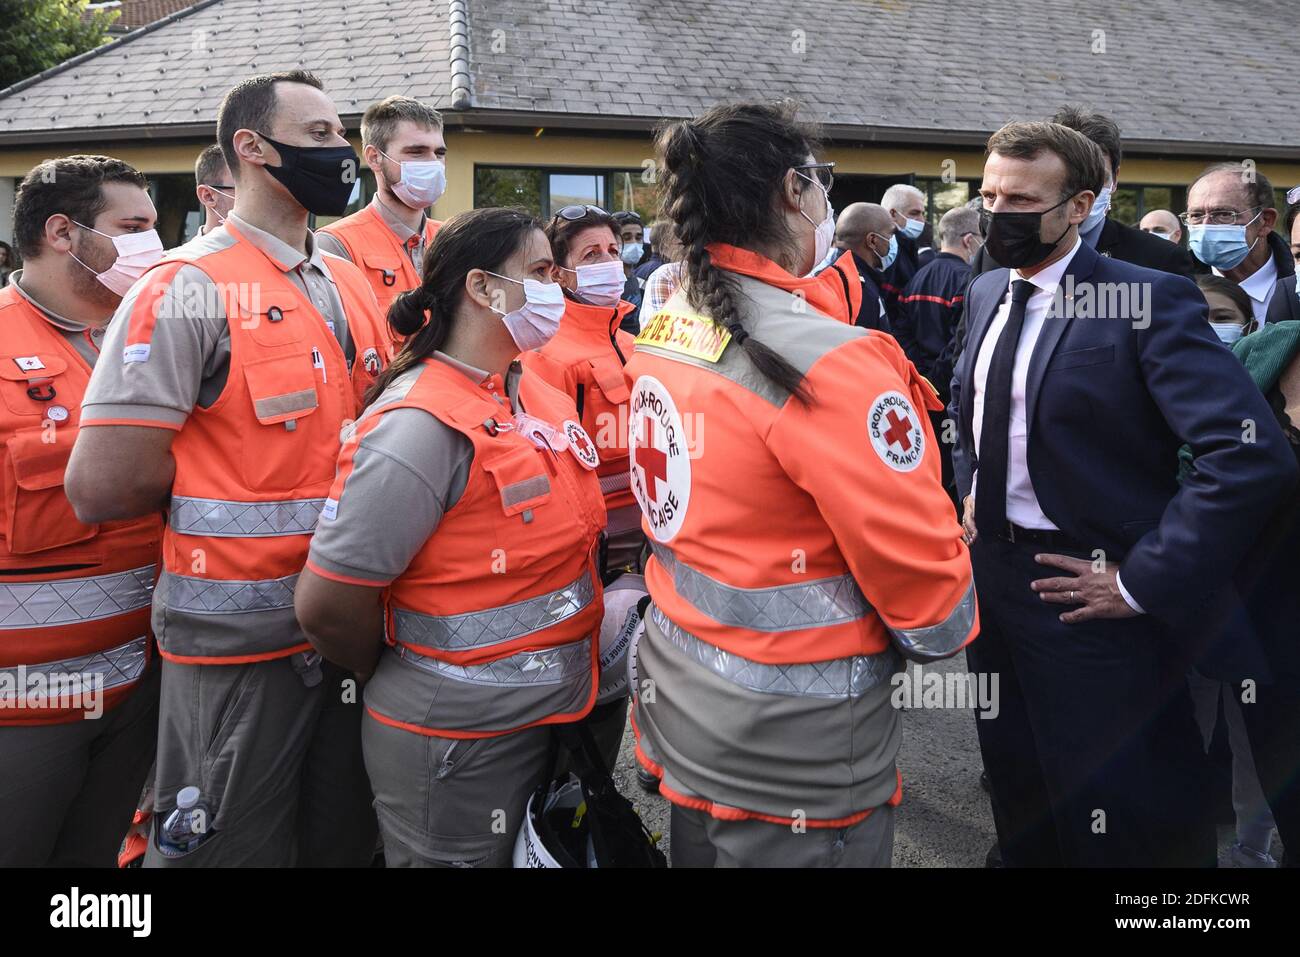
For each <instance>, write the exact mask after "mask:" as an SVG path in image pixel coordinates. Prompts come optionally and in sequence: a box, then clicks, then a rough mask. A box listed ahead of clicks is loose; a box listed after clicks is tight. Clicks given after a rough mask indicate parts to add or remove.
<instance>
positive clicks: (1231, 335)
mask: <svg viewBox="0 0 1300 957" xmlns="http://www.w3.org/2000/svg"><path fill="white" fill-rule="evenodd" d="M1210 325H1211V326H1213V327H1214V334H1215V335H1216V336H1218V337H1219V341H1220V342H1222V343H1223V344H1224V345H1225V346H1230V345H1232V344H1233V343H1234V342H1236V341H1237V340H1238V339H1240V338H1241V336H1242V333H1243V332H1244V331H1245V330H1244V329H1243V327H1242V325H1241V323H1238V322H1212V323H1210Z"/></svg>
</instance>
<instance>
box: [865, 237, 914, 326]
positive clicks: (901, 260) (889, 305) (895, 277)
mask: <svg viewBox="0 0 1300 957" xmlns="http://www.w3.org/2000/svg"><path fill="white" fill-rule="evenodd" d="M894 236H895V237H897V239H898V255H897V256H895V257H894V261H893V262H892V263H890V264H889V268H888V269H886V270H884V271H883V272H877V273H876V275H877V276H879V277H880V279H879V283H880V291H881V292H882V293H884V294H885V315H887V316H888V317H889V322H890V324H891V325H894V324H896V323H897V322H898V316H899V310H898V300H899V297H900V296H902V294H903V290H904V289H905V288H906V287H907V284H908V283H909V282H911V281H912V277H913V276H915V275H916V270H917V269H918V268H919V266H918V265H917V255H918V253H917V247H916V240H915V239H908V238H907V237H906V236H904V235H903V234H902V233H899V232H896V233H894Z"/></svg>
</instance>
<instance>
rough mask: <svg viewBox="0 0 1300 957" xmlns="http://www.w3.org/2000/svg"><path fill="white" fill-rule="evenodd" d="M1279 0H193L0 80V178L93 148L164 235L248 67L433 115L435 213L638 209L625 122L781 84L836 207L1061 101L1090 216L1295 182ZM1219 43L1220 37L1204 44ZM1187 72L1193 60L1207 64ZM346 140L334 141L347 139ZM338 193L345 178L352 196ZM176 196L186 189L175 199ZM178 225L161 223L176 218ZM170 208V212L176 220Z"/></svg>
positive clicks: (1296, 137)
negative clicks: (399, 102) (440, 158)
mask: <svg viewBox="0 0 1300 957" xmlns="http://www.w3.org/2000/svg"><path fill="white" fill-rule="evenodd" d="M1294 9H1295V7H1294V0H1254V2H1252V4H1251V5H1250V7H1249V15H1246V14H1245V13H1244V10H1243V8H1242V7H1240V6H1239V5H1235V4H1230V3H1223V2H1217V0H1143V2H1140V3H1139V2H1135V0H1115V2H1108V0H1102V2H1098V3H1096V4H1092V5H1091V7H1085V6H1082V5H1080V4H1078V3H1077V2H1075V0H1001V2H998V3H989V2H982V0H908V2H904V0H819V2H818V3H816V4H811V3H810V4H793V3H790V2H788V0H656V2H636V0H491V2H488V0H199V2H197V3H194V4H193V5H191V6H187V7H185V8H184V9H182V10H179V11H177V12H173V13H171V14H169V15H166V16H165V17H163V19H161V20H157V21H155V22H152V23H149V24H148V25H146V26H142V27H140V28H139V29H135V30H133V31H132V32H130V33H128V34H127V35H125V36H124V37H122V38H120V39H118V40H116V41H114V42H112V43H109V44H106V45H105V46H102V47H100V48H98V49H96V50H94V51H92V52H91V53H88V54H84V55H82V56H80V57H76V58H74V59H72V60H69V61H68V62H66V63H64V64H61V65H60V66H58V67H55V68H54V69H51V70H48V71H46V72H45V73H43V74H40V75H38V76H36V77H32V78H30V79H28V80H25V81H23V82H22V83H19V84H17V85H15V86H13V87H10V88H9V89H8V90H3V91H0V210H3V211H0V238H4V237H5V235H6V220H5V216H6V215H7V207H8V205H9V203H8V201H7V198H6V195H5V192H4V190H5V184H6V183H9V184H10V186H9V189H10V194H11V192H12V182H13V179H12V178H13V177H16V176H21V174H22V173H23V172H25V171H26V170H27V169H29V168H30V167H31V166H32V165H33V164H34V163H36V162H38V161H39V160H41V159H43V158H45V157H47V156H50V155H55V154H58V153H66V152H74V151H87V150H97V151H103V152H110V153H113V154H114V155H118V156H121V157H122V158H123V159H126V160H127V161H128V162H131V163H133V164H134V165H136V166H137V167H139V168H140V169H142V170H143V171H145V172H147V173H148V174H150V176H151V177H152V178H154V180H155V182H156V183H157V186H158V188H157V190H156V192H157V194H158V196H157V199H158V202H159V206H160V209H162V210H163V212H164V217H165V218H164V224H165V230H166V229H170V230H172V231H173V232H175V233H176V236H167V237H166V238H168V239H169V241H170V240H172V239H175V238H177V237H178V236H179V235H181V234H182V233H183V232H184V231H185V221H186V217H185V216H184V215H183V213H184V211H186V210H189V208H190V207H193V208H194V209H196V208H197V206H196V204H195V203H194V200H193V195H192V189H191V188H190V187H191V186H192V181H189V180H188V176H189V170H190V169H191V167H192V164H193V159H194V157H195V155H196V154H197V153H198V152H199V150H200V149H201V148H202V147H203V146H204V145H205V144H206V143H208V142H211V140H212V136H213V132H214V129H215V109H216V106H217V104H218V102H219V101H220V99H221V96H222V95H223V94H224V92H225V91H226V90H227V89H228V88H229V87H230V86H231V85H232V84H234V83H235V82H237V81H238V80H240V79H241V78H243V77H245V76H248V75H250V74H252V73H256V72H263V71H270V70H280V69H287V68H293V67H305V68H308V69H311V70H313V71H315V72H316V73H317V74H318V75H319V76H320V77H321V78H322V80H323V81H324V82H325V85H326V89H327V90H328V91H329V92H330V93H331V94H332V95H333V96H334V98H335V101H336V103H337V104H338V107H339V113H340V115H341V116H342V118H343V121H344V123H345V124H346V125H347V126H348V127H349V129H350V130H353V131H355V130H356V128H357V126H358V125H359V120H360V116H361V113H362V111H363V110H364V109H365V107H366V105H367V104H369V103H370V102H372V101H374V100H376V99H379V98H381V97H383V96H386V95H388V94H391V93H398V92H400V93H405V94H408V95H410V96H415V97H418V98H420V99H422V100H424V101H426V102H428V103H429V104H430V105H432V106H434V107H436V108H438V109H440V110H442V111H443V112H444V116H445V119H446V125H447V144H448V149H449V153H448V182H449V188H448V191H447V194H446V195H445V196H444V197H443V199H442V200H441V201H440V202H439V204H438V206H437V207H436V209H435V214H436V215H439V216H446V215H450V214H451V213H454V212H456V211H459V210H461V209H466V208H469V207H471V206H473V205H475V204H479V205H482V204H485V203H490V202H504V201H508V200H513V201H520V202H524V203H525V204H529V205H532V206H534V207H535V208H537V209H538V210H539V211H541V212H546V211H549V210H550V209H551V208H552V207H554V206H556V205H558V204H560V203H561V202H562V201H570V200H573V199H584V200H589V201H596V202H601V203H603V204H604V205H606V206H609V207H610V208H631V207H639V208H642V209H643V211H647V212H648V204H649V203H650V202H651V196H652V194H653V184H652V183H650V182H648V181H649V180H650V179H651V178H652V177H651V176H650V174H649V173H647V172H646V169H647V167H648V165H649V160H650V157H651V156H652V149H651V141H650V137H651V131H652V130H653V128H654V126H655V124H656V123H658V122H660V121H661V120H662V119H663V118H665V117H681V116H690V115H692V114H695V113H698V112H699V111H701V110H703V109H705V108H707V107H708V106H711V105H713V104H716V103H721V102H729V101H735V100H741V99H754V98H757V99H765V100H767V99H773V98H776V97H791V98H794V99H796V100H797V101H799V102H800V103H802V104H804V109H803V115H804V117H805V118H807V119H809V120H813V121H816V122H818V123H819V124H821V126H822V130H823V134H824V136H825V138H826V140H827V142H828V147H827V155H828V157H829V158H830V159H832V160H834V161H835V162H836V164H837V167H836V176H837V179H836V195H835V197H834V198H835V200H836V204H837V206H841V205H843V204H844V203H845V202H847V201H852V200H854V199H859V198H874V197H877V196H878V195H879V193H880V191H881V189H883V187H884V186H885V185H887V184H889V183H892V182H897V181H900V180H910V181H914V182H916V184H917V185H918V186H920V187H922V188H923V189H926V190H927V191H928V192H929V193H930V194H931V195H932V196H933V197H934V199H935V202H934V203H933V204H932V216H933V217H934V218H936V219H937V216H938V215H939V213H941V212H942V211H943V209H946V208H948V207H949V206H951V205H954V204H956V203H957V202H961V201H964V199H965V198H966V197H967V196H968V195H970V184H971V183H972V182H976V181H978V178H979V175H980V171H981V169H982V165H983V160H982V154H983V150H982V146H983V143H984V141H985V140H986V139H987V137H988V135H989V133H990V132H992V131H993V130H995V129H996V128H997V127H998V126H1000V125H1001V124H1002V123H1003V122H1005V121H1006V120H1008V119H1012V118H1041V117H1045V116H1047V115H1050V114H1051V113H1052V112H1053V111H1054V110H1055V109H1056V108H1057V107H1059V106H1061V105H1063V104H1066V103H1077V104H1083V105H1087V106H1091V107H1094V108H1096V109H1099V110H1101V111H1102V112H1105V113H1107V114H1109V115H1110V116H1112V117H1113V118H1114V119H1115V120H1116V121H1117V122H1118V123H1119V124H1120V126H1121V127H1122V129H1123V131H1124V135H1125V161H1124V166H1123V169H1122V171H1121V186H1122V189H1121V191H1120V194H1119V196H1117V198H1116V202H1115V206H1114V209H1115V212H1114V215H1117V216H1119V217H1121V218H1123V219H1126V220H1130V221H1131V220H1135V219H1136V218H1137V217H1140V215H1141V214H1142V213H1143V212H1144V211H1145V210H1146V209H1148V208H1155V207H1171V208H1174V209H1175V211H1177V210H1179V209H1181V205H1180V204H1181V201H1182V196H1183V189H1184V187H1185V184H1186V182H1187V181H1188V180H1189V179H1190V178H1191V177H1192V176H1194V175H1195V173H1196V172H1197V171H1199V170H1200V169H1201V168H1202V167H1203V166H1204V165H1205V164H1206V163H1207V162H1210V161H1214V160H1220V159H1234V160H1240V159H1251V160H1254V161H1255V162H1256V163H1257V164H1258V167H1259V169H1260V170H1262V171H1263V172H1265V173H1266V174H1267V175H1268V176H1269V177H1270V178H1272V179H1273V180H1274V183H1275V185H1277V186H1279V187H1285V186H1290V185H1294V184H1295V183H1297V182H1300V113H1298V112H1297V111H1295V110H1294V109H1291V108H1290V106H1291V104H1292V101H1293V91H1294V83H1295V77H1294V64H1295V63H1296V62H1300V60H1298V58H1297V54H1298V53H1300V36H1298V35H1297V33H1296V31H1295V30H1294V29H1293V27H1294V20H1295V17H1294ZM1217 51H1232V52H1217ZM1210 64H1212V65H1213V70H1210V69H1208V65H1210ZM358 145H359V144H358ZM359 198H360V199H364V195H363V196H361V197H359ZM187 204H188V205H187ZM178 216H179V217H180V218H179V219H178V218H177V217H178ZM190 219H191V220H192V217H190ZM191 224H192V223H191Z"/></svg>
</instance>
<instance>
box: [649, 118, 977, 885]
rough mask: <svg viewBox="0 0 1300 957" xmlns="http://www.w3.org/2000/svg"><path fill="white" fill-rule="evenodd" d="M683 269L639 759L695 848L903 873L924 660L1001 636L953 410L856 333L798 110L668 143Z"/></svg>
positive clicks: (673, 335) (655, 516) (654, 423)
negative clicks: (904, 673)
mask: <svg viewBox="0 0 1300 957" xmlns="http://www.w3.org/2000/svg"><path fill="white" fill-rule="evenodd" d="M657 149H658V152H659V169H660V172H661V177H662V183H663V189H664V195H663V203H664V212H665V214H666V215H667V216H668V217H669V218H670V219H671V220H672V222H673V223H674V224H675V228H676V232H677V238H678V239H679V240H680V242H681V244H682V247H683V250H684V258H683V260H682V275H683V286H682V288H681V289H679V290H678V291H677V293H675V294H674V295H673V297H672V298H671V299H669V300H668V302H667V303H666V304H665V305H664V307H663V308H662V309H661V310H660V312H659V313H658V314H657V315H656V316H654V317H653V318H651V319H649V320H648V321H647V322H646V324H645V325H644V326H643V328H642V330H641V333H640V335H639V336H638V337H637V340H636V347H635V350H634V351H633V354H632V358H631V359H630V360H629V362H628V365H627V372H628V377H629V379H630V380H631V382H632V386H631V399H630V407H629V419H630V421H629V448H630V449H631V459H632V469H631V481H632V490H633V493H634V495H635V496H636V499H637V502H638V504H639V505H640V507H641V511H642V516H643V520H644V527H645V529H646V532H647V533H648V535H649V538H650V544H651V547H652V550H653V557H652V558H651V559H650V562H649V565H648V568H647V570H646V580H647V584H648V586H649V591H650V595H651V598H652V599H653V601H652V604H651V605H650V607H649V609H648V610H647V613H646V615H645V632H644V634H643V635H642V637H641V639H640V641H639V642H638V645H637V647H636V651H635V656H634V660H633V661H632V668H633V670H634V673H635V675H636V678H637V682H636V688H635V692H636V704H635V708H634V712H633V717H634V729H635V731H636V734H637V759H638V761H639V762H640V764H641V765H642V766H643V767H644V768H645V769H646V770H648V771H650V772H652V773H653V774H655V775H657V776H658V777H659V778H660V790H661V792H662V793H663V794H664V796H665V797H667V798H668V799H669V800H670V801H672V802H673V812H672V854H673V863H674V864H675V865H677V866H682V865H685V866H727V865H757V866H762V865H774V866H888V865H889V862H890V856H891V851H892V846H893V808H894V805H896V804H897V803H898V801H899V799H900V795H901V784H900V782H899V778H898V772H897V769H896V767H895V763H894V762H895V756H896V754H897V752H898V745H899V735H900V729H899V716H898V712H897V710H896V709H895V708H894V707H893V706H892V704H891V690H892V689H891V682H890V677H891V675H893V674H894V673H895V672H896V671H897V670H898V667H899V664H900V656H906V657H908V658H912V659H915V660H920V661H932V660H936V659H940V658H946V657H949V656H951V655H954V654H956V653H957V652H958V651H960V650H961V648H962V647H963V646H964V645H965V644H966V643H967V642H969V641H970V640H971V639H972V638H973V637H974V636H975V634H976V632H977V630H978V615H977V612H976V606H975V594H974V590H973V586H972V583H971V570H970V559H969V555H968V553H967V550H966V546H965V545H964V544H963V542H962V538H961V529H960V527H959V526H958V524H957V521H956V519H955V517H954V515H953V511H952V506H951V504H950V503H949V501H948V497H947V495H946V494H945V492H944V490H943V487H942V485H941V484H940V476H939V450H938V449H937V448H936V446H935V438H934V433H933V431H932V430H931V426H930V422H929V418H928V416H927V415H926V411H927V410H931V409H935V410H937V409H939V408H941V405H940V403H939V401H938V399H937V397H936V396H935V393H934V390H933V389H932V388H930V386H929V385H928V384H927V383H926V382H925V380H924V379H923V378H922V377H921V376H920V375H919V374H917V372H916V370H915V369H914V368H913V366H912V364H911V363H910V362H909V361H908V360H907V359H906V358H905V357H904V355H903V352H902V350H901V349H900V348H899V347H898V344H897V343H896V342H895V341H894V340H893V339H892V338H890V337H889V336H888V335H885V334H883V333H880V332H877V331H874V330H867V329H862V328H859V327H856V326H853V325H851V324H850V323H851V322H852V317H853V316H854V315H855V314H856V312H857V305H856V303H853V302H851V301H850V299H849V294H850V291H851V290H856V289H858V288H859V285H860V284H859V282H858V280H857V276H856V273H855V272H854V271H853V266H852V262H851V257H847V256H846V257H844V258H842V259H841V260H839V261H838V262H837V263H835V268H832V269H827V270H824V271H822V272H821V273H819V274H818V275H817V276H809V275H808V273H809V272H810V271H811V270H812V269H813V267H814V265H815V264H817V263H818V262H820V261H821V260H822V259H823V257H824V256H825V255H826V254H827V252H828V250H829V246H830V238H831V233H832V231H833V228H834V227H833V219H832V213H831V206H830V197H829V190H830V186H831V177H830V166H831V164H829V163H819V162H817V160H816V158H815V155H814V154H815V149H816V147H815V144H814V143H813V142H812V141H811V139H810V137H809V135H808V134H807V133H806V132H805V131H804V130H803V129H802V128H801V127H800V126H798V125H797V124H796V123H795V121H794V119H793V115H792V113H791V112H790V111H789V110H787V109H784V108H781V107H771V106H763V105H755V104H740V105H732V106H723V107H718V108H715V109H713V110H710V111H708V112H707V113H705V114H704V115H702V116H700V117H699V118H698V119H695V120H691V121H687V122H679V123H672V124H670V125H668V126H666V127H665V128H663V129H662V130H661V131H660V132H659V135H658V140H657Z"/></svg>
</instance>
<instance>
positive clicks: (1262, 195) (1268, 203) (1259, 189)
mask: <svg viewBox="0 0 1300 957" xmlns="http://www.w3.org/2000/svg"><path fill="white" fill-rule="evenodd" d="M1215 173H1235V174H1237V175H1238V176H1240V177H1241V185H1242V186H1244V187H1246V198H1247V199H1249V200H1250V205H1251V206H1258V207H1259V208H1260V209H1277V200H1276V199H1275V198H1274V197H1273V184H1272V183H1271V182H1269V179H1268V177H1267V176H1265V175H1264V174H1263V173H1261V172H1260V171H1259V170H1257V169H1255V168H1254V167H1253V166H1247V165H1245V164H1244V163H1233V162H1231V161H1228V162H1226V163H1211V164H1210V165H1209V166H1207V167H1205V169H1203V170H1201V172H1200V173H1199V174H1197V177H1196V179H1194V180H1192V181H1191V182H1190V183H1188V184H1187V192H1188V193H1191V191H1192V187H1193V186H1195V185H1196V184H1197V183H1199V182H1200V181H1201V180H1203V179H1205V177H1207V176H1213V175H1214V174H1215Z"/></svg>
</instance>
